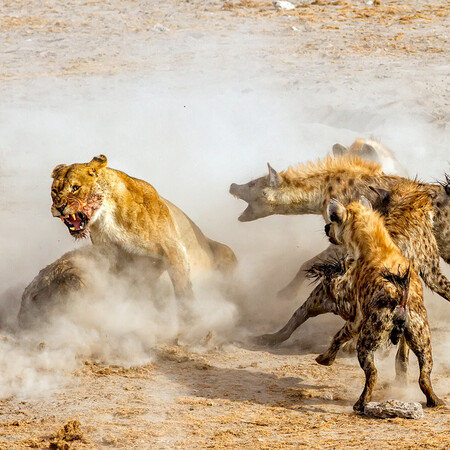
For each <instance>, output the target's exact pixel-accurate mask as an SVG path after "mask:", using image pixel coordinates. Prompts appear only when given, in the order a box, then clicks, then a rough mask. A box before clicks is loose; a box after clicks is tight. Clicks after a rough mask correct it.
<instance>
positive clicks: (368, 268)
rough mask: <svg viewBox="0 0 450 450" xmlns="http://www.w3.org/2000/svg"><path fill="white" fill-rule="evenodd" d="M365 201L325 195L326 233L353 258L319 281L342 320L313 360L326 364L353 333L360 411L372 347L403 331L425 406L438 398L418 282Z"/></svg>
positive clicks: (372, 375) (371, 380)
mask: <svg viewBox="0 0 450 450" xmlns="http://www.w3.org/2000/svg"><path fill="white" fill-rule="evenodd" d="M365 201H366V205H364V204H362V203H361V202H353V203H351V204H350V205H348V206H347V207H344V206H343V205H342V204H341V203H339V202H338V201H336V200H331V201H330V204H329V206H328V215H329V217H330V221H331V222H330V224H328V225H327V227H326V233H327V235H328V236H329V237H330V239H331V240H332V241H333V242H336V243H339V244H341V245H344V246H345V247H346V249H347V251H348V254H349V256H350V258H351V259H352V260H353V262H352V263H351V264H350V267H349V269H348V270H347V271H346V272H345V274H344V275H343V276H339V277H334V278H332V279H331V280H328V281H327V282H326V283H325V284H326V290H327V293H328V295H329V297H331V298H332V299H333V301H334V303H335V304H336V308H337V310H338V312H339V314H340V315H341V316H342V317H343V318H344V319H345V320H346V323H345V325H344V326H343V327H342V328H341V330H340V331H339V332H338V333H337V334H336V335H335V336H334V338H333V340H332V343H331V345H330V348H329V349H328V351H327V352H326V353H325V354H322V355H320V356H318V357H317V359H316V360H317V362H319V363H320V364H324V365H329V364H331V362H332V361H333V360H334V358H335V357H336V354H337V351H338V349H339V347H340V346H341V345H342V344H343V343H344V342H346V341H348V340H350V339H352V338H353V337H354V336H358V343H357V352H358V361H359V364H360V366H361V368H362V369H363V370H364V372H365V375H366V383H365V386H364V390H363V392H362V394H361V396H360V398H359V400H358V401H357V402H356V403H355V405H354V409H355V410H356V411H363V410H364V406H365V405H366V404H367V403H368V402H369V401H370V400H371V397H372V392H373V388H374V385H375V381H376V375H377V370H376V367H375V364H374V352H375V350H377V348H379V347H380V345H382V344H383V343H384V342H386V341H388V340H391V341H392V343H394V344H397V343H398V341H399V339H400V338H402V337H404V339H405V341H406V344H407V345H408V347H409V348H410V349H411V350H412V351H413V352H414V354H415V355H416V357H417V359H418V362H419V368H420V376H419V385H420V388H421V390H422V392H423V393H424V394H425V396H426V398H427V406H429V407H434V406H438V405H440V404H442V401H441V400H440V399H439V398H438V397H437V396H436V394H435V393H434V392H433V388H432V386H431V380H430V374H431V369H432V366H433V359H432V355H431V337H430V328H429V325H428V319H427V312H426V309H425V306H424V304H423V291H422V284H421V282H420V279H419V277H418V275H417V274H416V272H415V270H414V269H413V268H412V267H411V264H410V262H409V261H408V260H407V259H406V258H405V257H404V256H403V255H402V253H401V252H400V250H399V248H398V247H397V245H395V243H394V241H393V240H392V238H391V236H390V234H389V233H388V231H387V229H386V227H385V225H384V220H383V218H382V217H381V215H380V214H379V213H377V212H375V211H372V209H371V207H368V206H370V203H369V202H368V201H367V200H365ZM401 367H402V366H401V365H397V366H396V368H397V369H399V368H400V369H401Z"/></svg>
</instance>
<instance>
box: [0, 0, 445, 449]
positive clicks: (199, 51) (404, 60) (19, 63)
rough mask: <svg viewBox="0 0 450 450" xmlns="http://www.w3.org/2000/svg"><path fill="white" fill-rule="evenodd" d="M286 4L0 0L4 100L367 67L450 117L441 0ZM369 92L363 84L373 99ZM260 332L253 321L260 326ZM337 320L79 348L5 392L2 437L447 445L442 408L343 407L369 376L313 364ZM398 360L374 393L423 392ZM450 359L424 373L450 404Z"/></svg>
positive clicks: (30, 443)
mask: <svg viewBox="0 0 450 450" xmlns="http://www.w3.org/2000/svg"><path fill="white" fill-rule="evenodd" d="M294 3H295V4H296V5H297V8H296V9H295V10H293V11H277V10H276V9H275V8H274V7H273V5H272V4H271V3H270V2H265V1H246V0H244V1H241V2H238V1H198V0H186V1H177V0H169V1H167V2H148V1H141V0H136V1H132V0H110V1H100V0H99V1H95V0H92V1H90V0H87V1H78V0H77V1H75V0H64V1H58V0H49V1H46V2H42V1H38V0H30V1H15V0H3V2H2V7H1V8H2V9H1V12H2V14H1V17H0V34H1V37H2V39H1V44H0V45H1V46H2V48H1V51H0V93H1V96H2V99H3V105H4V108H5V105H11V106H16V105H18V104H20V105H26V104H27V102H29V101H30V98H38V99H39V98H40V96H41V95H42V92H40V91H39V89H40V88H39V84H38V82H39V80H47V79H59V80H61V79H70V80H71V82H73V83H74V86H83V83H84V82H85V80H87V79H88V78H90V77H106V78H105V79H107V77H114V79H115V80H116V82H117V83H118V84H120V83H121V81H123V80H125V79H129V78H131V79H133V78H136V77H141V76H145V75H152V76H153V75H155V74H157V75H159V76H160V77H164V78H165V80H166V82H167V84H168V85H171V84H176V83H177V82H178V81H179V80H180V79H182V78H183V77H185V82H186V89H189V86H190V85H191V84H199V83H200V84H201V83H202V80H204V79H208V76H209V74H210V73H213V74H214V76H215V77H216V81H217V82H218V83H219V82H220V83H224V82H225V83H226V82H227V80H230V82H232V83H235V84H237V85H240V87H241V88H242V89H245V88H246V86H247V85H251V83H252V82H253V81H255V80H258V83H260V84H261V85H263V86H267V87H268V88H270V89H274V87H276V86H281V88H280V90H284V92H288V93H289V90H290V89H295V87H296V86H298V85H306V86H314V85H316V84H317V86H318V89H320V83H325V82H328V81H329V80H330V79H332V78H333V77H339V78H340V79H342V80H343V81H342V83H343V84H345V83H346V82H347V81H348V82H350V80H352V81H353V80H355V79H360V81H361V82H360V83H359V87H358V88H357V89H359V90H360V91H361V92H364V91H366V90H369V89H368V88H366V87H367V86H368V85H370V84H371V83H372V82H375V81H377V82H379V81H380V80H383V79H389V80H397V81H398V80H402V83H401V84H403V85H404V87H405V88H406V89H408V90H412V91H414V92H415V97H416V98H417V99H418V102H419V106H420V112H421V114H423V115H424V116H425V117H426V118H427V120H429V121H430V123H433V126H435V127H437V128H439V127H440V128H445V127H447V126H448V125H447V124H448V119H449V115H448V114H449V99H450V92H449V84H448V79H449V65H448V52H449V45H450V44H449V39H448V32H449V28H448V25H449V19H448V17H449V12H450V9H449V7H448V4H447V2H445V1H427V2H425V1H396V2H394V1H392V2H390V1H380V2H379V1H375V2H373V3H374V4H372V5H368V4H366V3H365V2H362V1H361V2H360V1H341V0H337V1H297V2H294ZM174 74H176V76H175V75H174ZM30 86H31V87H30ZM365 86H366V87H365ZM74 89H75V88H74ZM391 94H392V99H396V98H398V96H400V95H401V93H398V92H395V91H393V92H392V93H391ZM377 95H378V94H377V92H376V91H374V92H373V93H370V92H369V98H370V96H372V97H373V101H374V102H376V101H380V100H379V99H378V98H377ZM381 101H382V103H383V104H384V103H386V102H389V101H390V99H389V98H384V99H382V100H381ZM403 106H405V107H408V104H405V105H403ZM415 106H416V107H417V104H415ZM434 300H435V301H439V299H437V298H435V299H434ZM445 306H446V305H445ZM289 308H290V309H291V310H293V309H294V308H295V305H291V306H289ZM445 315H446V317H447V321H448V308H447V309H445V310H443V316H442V317H441V318H442V320H443V322H444V323H445V321H446V320H445ZM283 317H284V316H283ZM286 317H288V315H287V316H286ZM280 325H281V322H280ZM265 329H266V327H265V325H264V323H262V324H261V323H260V324H258V325H257V326H254V328H253V331H258V332H262V331H264V330H265ZM267 331H269V330H267ZM333 331H334V329H333V330H330V333H329V334H328V335H326V336H323V337H322V339H319V340H318V341H317V342H308V345H307V346H308V348H307V349H306V348H305V345H304V343H303V344H302V342H298V341H293V342H291V343H289V344H286V345H284V346H282V347H280V348H277V349H265V348H260V347H252V346H251V345H249V344H246V343H238V342H234V343H233V342H232V340H229V342H228V343H223V340H222V341H221V342H219V343H215V342H214V339H212V341H211V342H209V343H206V344H204V343H203V344H204V345H202V346H201V349H197V350H196V351H194V350H195V348H194V349H193V348H192V347H185V346H181V345H180V346H174V345H164V344H158V345H156V346H155V348H154V350H153V351H152V358H153V362H152V363H151V364H147V365H142V366H136V367H128V368H125V367H122V366H120V365H117V366H113V365H105V364H102V363H101V361H97V360H94V359H92V360H86V359H85V358H80V360H79V361H78V368H77V369H76V370H72V368H70V370H68V371H67V372H66V374H65V378H66V380H65V386H63V387H61V386H56V387H55V389H54V391H51V390H50V392H48V391H47V392H46V393H45V395H39V393H37V394H36V395H35V396H34V397H33V398H31V399H26V400H22V399H20V398H17V397H15V396H14V395H12V396H11V397H9V398H4V399H2V400H0V448H5V449H22V448H30V447H31V448H48V447H49V445H50V444H51V442H53V444H52V445H53V448H68V446H69V445H70V446H71V448H74V449H76V448H127V449H128V448H205V447H208V448H224V447H230V448H291V447H300V448H302V447H308V448H374V447H378V448H399V447H401V448H442V449H444V448H448V447H449V446H450V418H449V415H448V408H446V407H443V408H438V409H436V410H433V411H430V410H426V411H425V418H424V419H423V420H420V421H408V420H402V419H392V420H374V419H368V418H365V417H361V416H358V415H355V414H353V413H352V408H351V406H352V404H353V403H354V402H355V400H356V399H357V396H358V394H359V392H360V389H361V387H362V383H363V376H362V371H361V370H360V369H359V367H357V363H356V360H355V358H354V357H345V356H342V357H340V358H338V360H337V361H336V363H335V364H334V365H333V366H332V367H329V368H328V367H322V366H319V365H317V364H316V363H315V362H314V358H315V356H316V354H317V353H319V352H320V351H322V350H323V349H324V346H325V345H326V343H327V340H328V338H329V336H330V335H331V333H332V332H333ZM5 339H6V338H5ZM433 339H434V340H437V341H439V340H440V339H441V340H443V341H444V342H448V329H445V328H444V329H441V330H434V334H433ZM41 350H42V349H40V348H36V352H39V351H41ZM444 354H445V349H444V350H442V351H440V352H438V354H437V355H436V354H435V359H436V360H439V358H440V357H444ZM390 361H391V360H390ZM391 365H392V364H391V363H384V364H382V367H384V369H386V370H385V371H384V372H383V371H382V370H380V372H383V373H382V374H381V379H380V381H379V383H378V387H377V390H376V393H375V399H376V400H381V399H388V398H391V397H395V398H404V399H408V400H416V401H423V398H422V396H421V394H420V392H418V389H417V387H416V386H414V387H413V388H411V389H408V391H407V392H404V393H403V392H402V391H401V390H400V389H398V388H396V389H394V388H393V387H392V386H391V383H390V382H391V381H392V377H393V374H392V370H391V369H392V367H391ZM389 369H390V370H389ZM449 370H450V366H449V364H448V363H440V364H437V367H436V370H435V371H434V373H433V380H434V385H435V390H436V391H437V392H438V393H439V395H440V396H441V397H442V398H444V399H445V400H446V402H447V404H450V389H449V382H448V375H449ZM413 374H414V377H415V376H416V372H414V368H413ZM74 420H78V421H79V422H80V427H81V431H80V432H79V433H75V434H74V435H73V436H72V438H75V439H74V440H70V439H71V437H70V436H69V435H68V434H64V433H60V434H59V435H58V436H57V432H58V431H59V430H61V429H62V427H63V425H64V424H66V423H68V422H69V421H74ZM72 425H73V424H72ZM64 438H66V439H64Z"/></svg>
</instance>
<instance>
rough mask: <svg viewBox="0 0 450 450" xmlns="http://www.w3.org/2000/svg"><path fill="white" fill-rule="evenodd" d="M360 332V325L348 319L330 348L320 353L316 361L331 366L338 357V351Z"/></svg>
mask: <svg viewBox="0 0 450 450" xmlns="http://www.w3.org/2000/svg"><path fill="white" fill-rule="evenodd" d="M357 332H358V325H357V323H356V322H354V321H348V322H346V323H345V325H344V326H343V327H342V328H341V329H340V330H339V331H338V332H337V333H336V334H335V336H334V337H333V340H332V341H331V344H330V346H329V347H328V350H327V351H326V352H325V353H323V354H321V355H319V356H318V357H317V358H316V361H317V362H318V363H319V364H322V365H323V366H331V364H333V362H334V360H335V359H336V355H337V352H338V351H339V349H340V348H341V346H342V345H343V344H345V343H346V342H348V341H349V340H350V339H352V338H353V337H354V336H355V335H356V334H357Z"/></svg>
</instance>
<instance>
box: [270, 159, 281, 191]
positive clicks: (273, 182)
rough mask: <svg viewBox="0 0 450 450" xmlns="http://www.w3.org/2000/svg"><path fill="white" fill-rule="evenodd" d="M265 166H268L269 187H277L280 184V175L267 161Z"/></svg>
mask: <svg viewBox="0 0 450 450" xmlns="http://www.w3.org/2000/svg"><path fill="white" fill-rule="evenodd" d="M267 167H268V168H269V185H270V187H273V188H277V187H278V186H280V184H281V177H280V175H279V174H278V172H277V171H276V170H275V169H274V168H273V167H272V166H271V165H270V164H269V163H267Z"/></svg>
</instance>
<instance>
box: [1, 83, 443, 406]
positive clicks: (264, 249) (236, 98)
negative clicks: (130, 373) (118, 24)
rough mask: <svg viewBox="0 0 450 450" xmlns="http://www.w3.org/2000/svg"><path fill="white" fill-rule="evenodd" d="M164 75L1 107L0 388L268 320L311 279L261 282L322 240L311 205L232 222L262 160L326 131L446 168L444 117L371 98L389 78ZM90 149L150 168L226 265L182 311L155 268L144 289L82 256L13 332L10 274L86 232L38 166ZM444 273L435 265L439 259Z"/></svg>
mask: <svg viewBox="0 0 450 450" xmlns="http://www.w3.org/2000/svg"><path fill="white" fill-rule="evenodd" d="M179 81H180V83H165V84H161V82H160V81H159V82H158V81H156V80H153V79H151V78H148V79H133V78H130V79H127V80H124V79H119V78H116V77H109V78H100V77H99V78H95V77H92V78H90V79H89V80H83V81H80V80H77V79H76V78H75V79H69V80H61V79H60V80H54V81H51V82H50V81H49V80H46V81H39V80H35V81H32V82H30V84H29V85H28V87H27V88H24V91H23V92H22V96H21V98H20V100H17V101H15V102H14V103H13V104H10V103H8V102H6V103H4V104H3V105H1V106H0V117H1V122H0V137H1V139H0V142H1V144H0V149H1V156H2V163H1V167H0V192H1V195H2V207H1V222H2V233H1V236H0V242H1V248H2V259H1V262H0V264H1V271H0V277H1V286H2V289H3V292H2V293H1V297H0V324H1V325H2V328H3V329H2V332H1V334H2V336H1V339H0V367H1V369H0V374H1V378H2V380H3V382H2V386H1V388H0V397H1V398H6V397H10V396H17V397H18V398H29V397H33V396H36V395H40V394H42V393H43V392H46V391H48V390H57V389H59V388H61V387H62V386H64V384H65V383H69V382H70V379H69V377H68V376H67V375H68V374H69V373H70V372H71V371H73V370H74V369H76V368H77V367H79V366H80V365H81V364H82V361H83V360H84V359H87V358H93V359H96V360H98V361H100V362H102V363H107V364H118V365H125V366H130V365H139V364H145V363H147V362H149V361H151V360H152V358H153V348H154V346H155V345H158V344H161V343H164V342H174V341H178V342H181V343H185V344H187V345H189V346H191V348H192V349H194V350H196V351H203V350H204V349H206V348H208V346H211V345H216V346H217V345H219V346H220V345H222V344H225V343H231V342H240V341H245V340H246V338H247V337H248V336H249V335H254V334H258V333H262V332H270V331H273V330H276V329H277V328H278V327H280V326H281V325H283V324H284V322H285V321H286V320H287V319H288V318H289V317H290V315H291V314H292V312H293V311H294V310H295V309H296V308H297V307H298V306H299V305H300V303H301V302H302V301H303V298H306V296H307V295H308V292H309V291H310V289H311V287H310V286H308V285H305V286H304V288H303V291H302V295H301V296H300V297H299V299H298V300H295V301H294V302H287V301H282V300H278V299H277V298H276V292H277V291H278V290H279V289H280V288H282V287H284V285H285V284H286V283H287V282H289V281H290V279H291V278H292V277H293V276H294V274H295V273H296V272H297V270H298V267H299V266H300V264H301V263H302V262H303V261H305V260H306V259H309V258H310V257H312V256H313V255H314V254H315V253H317V252H319V251H321V250H323V249H324V248H325V247H326V246H327V241H326V239H325V238H324V234H323V223H322V219H321V218H320V217H311V216H303V217H281V216H277V217H268V218H265V219H262V220H258V221H255V222H251V223H246V224H242V223H239V222H238V221H237V217H238V215H239V213H240V212H241V210H242V209H243V208H244V204H243V203H242V202H239V201H237V200H236V199H234V198H232V197H231V196H230V195H229V194H228V187H229V185H230V183H232V182H237V183H243V182H247V181H248V180H250V179H251V178H255V177H257V176H261V175H262V174H264V173H265V170H266V162H267V161H269V162H270V163H271V165H272V166H273V167H275V168H276V169H277V170H283V169H285V168H287V166H289V165H291V164H295V163H298V162H304V161H307V160H311V159H315V158H318V157H323V156H324V155H325V154H327V153H328V152H329V151H330V150H331V147H332V145H333V144H334V143H336V142H340V143H343V144H350V143H351V142H352V141H353V140H354V139H355V138H356V137H373V138H376V139H378V140H380V141H381V142H383V143H384V144H385V145H387V146H388V147H390V148H391V149H392V150H394V152H395V154H396V156H397V158H398V159H399V161H400V162H401V163H402V164H403V165H404V166H406V167H407V169H408V171H409V174H410V175H411V176H414V175H416V174H418V175H419V176H420V178H421V179H424V180H427V181H432V180H434V179H441V178H442V176H443V168H445V167H447V158H448V145H447V142H446V135H445V130H444V129H439V128H436V127H435V126H434V125H433V124H432V123H430V122H428V121H427V119H426V118H424V117H422V116H421V115H420V113H419V112H417V111H420V106H419V105H412V106H411V102H413V100H412V99H410V98H409V97H408V95H409V94H408V93H406V92H397V91H396V94H395V95H396V96H398V98H402V99H403V100H402V102H395V101H394V102H392V103H391V102H390V103H387V104H386V103H382V102H380V101H375V100H374V99H376V98H377V92H384V91H386V89H388V88H389V89H388V91H390V90H393V87H392V86H384V85H382V84H380V86H374V87H372V90H371V97H369V96H364V93H362V94H361V97H360V99H359V102H358V103H355V102H354V100H353V101H352V100H350V98H353V99H354V98H355V96H354V95H352V96H351V97H350V96H349V95H348V87H346V86H344V85H339V84H336V85H335V86H330V87H329V88H326V87H325V88H324V87H322V88H320V89H319V88H315V87H314V85H313V84H311V86H302V87H298V88H296V89H292V88H291V89H290V90H289V95H287V90H286V91H284V90H283V89H282V88H267V87H266V86H263V85H261V86H258V85H253V84H252V83H250V82H249V81H245V82H244V83H238V82H236V83H234V84H230V83H227V84H226V85H221V84H217V85H216V86H215V87H214V88H212V87H211V86H214V84H213V83H208V84H207V85H208V86H209V87H208V88H206V89H205V88H204V87H203V86H202V83H201V82H200V81H198V82H197V83H196V82H193V81H192V80H190V81H189V82H186V83H185V82H183V80H179ZM393 95H394V94H393ZM408 102H409V104H408V105H409V108H408V110H407V111H408V112H407V113H405V108H404V106H405V104H406V103H408ZM100 153H103V154H105V155H107V157H108V160H109V163H108V165H109V167H112V168H116V169H119V170H122V171H124V172H126V173H127V174H129V175H131V176H134V177H138V178H142V179H144V180H146V181H148V182H150V183H151V184H152V185H153V186H154V187H155V188H156V189H157V191H158V192H159V194H160V195H162V196H163V197H165V198H167V199H168V200H170V201H171V202H173V203H174V204H176V205H177V206H179V207H180V208H181V209H182V210H183V211H184V212H185V213H186V214H187V215H188V216H189V217H190V218H191V219H192V220H193V221H194V222H196V223H197V225H199V227H200V228H201V229H202V231H203V232H204V233H205V234H206V235H207V236H208V237H210V238H212V239H215V240H218V241H220V242H223V243H226V244H227V245H229V246H230V247H231V248H232V249H233V250H234V251H235V253H236V255H237V257H238V259H239V267H238V269H237V271H236V273H235V274H234V276H233V279H232V280H230V281H228V282H226V281H224V280H223V279H221V278H219V277H216V276H214V275H212V276H208V277H207V276H205V277H202V278H201V279H196V280H194V285H195V293H196V298H195V300H194V302H193V303H192V304H191V305H189V309H190V312H191V314H192V317H194V322H193V323H192V321H189V322H188V321H186V320H185V319H184V317H183V314H182V313H181V312H180V305H178V304H177V302H176V300H175V299H174V298H173V295H172V291H171V286H170V282H169V280H168V278H167V276H164V277H163V278H162V279H161V280H160V282H159V284H158V287H157V289H156V290H150V289H148V286H147V287H146V284H145V273H143V274H141V275H142V276H141V277H140V280H139V283H137V284H136V285H133V286H131V285H130V283H127V282H126V281H123V280H121V279H117V278H114V277H113V276H111V275H110V274H109V273H108V271H107V270H106V268H105V267H102V265H92V267H90V268H89V270H90V273H91V274H92V278H93V279H95V289H94V290H93V292H91V293H90V294H89V295H82V296H79V297H75V296H73V297H71V298H70V299H68V301H67V305H66V306H65V307H64V308H63V309H62V310H58V311H57V312H55V313H54V314H53V315H52V316H51V317H50V320H49V321H41V319H40V318H39V317H36V327H35V328H34V329H33V330H29V331H27V330H21V329H20V328H19V327H18V325H17V321H16V317H17V313H18V310H19V307H20V300H21V294H22V292H23V289H24V287H25V286H26V285H27V284H28V283H29V282H31V280H32V279H33V278H34V276H35V275H36V274H37V273H38V272H39V270H40V269H41V268H43V267H44V266H45V265H47V264H49V263H51V262H52V261H54V260H55V259H57V258H58V257H60V256H61V255H62V254H63V253H65V252H66V251H68V250H70V249H73V248H76V247H79V246H80V245H86V244H87V242H83V243H81V244H80V243H78V242H77V243H75V242H73V240H72V238H71V237H70V236H69V234H68V232H67V230H66V228H65V227H64V226H63V225H62V224H61V222H60V221H59V220H55V219H53V218H52V216H51V214H50V203H51V201H50V173H51V170H52V168H53V167H54V166H56V165H57V164H60V163H67V164H70V163H74V162H87V161H89V160H90V159H91V158H92V157H93V156H95V155H98V154H100ZM444 272H445V273H446V274H447V275H449V274H450V272H449V270H448V267H444ZM140 287H141V288H140ZM426 297H427V299H426V302H427V306H428V308H429V311H430V323H431V325H432V327H434V328H439V327H442V326H443V324H444V323H445V321H444V320H443V319H442V318H443V317H445V315H446V312H445V311H447V310H446V309H445V308H448V305H447V304H446V303H445V302H444V301H443V300H442V299H441V298H439V297H437V296H436V295H434V294H432V293H431V292H430V291H427V292H426ZM41 322H42V323H41ZM340 323H341V321H340V319H338V318H335V317H331V316H327V317H320V318H317V319H312V320H310V321H309V322H307V323H306V324H305V325H304V326H303V327H302V328H301V329H300V331H298V332H297V333H296V335H295V337H296V338H298V339H300V340H301V341H302V342H303V344H305V343H306V345H311V347H312V348H313V347H314V344H315V343H316V342H321V343H324V342H325V343H326V342H327V341H328V339H329V338H330V336H331V335H332V334H334V332H335V331H336V330H337V329H338V327H339V324H340ZM324 325H326V327H325V326H324ZM324 330H326V331H325V332H324ZM440 336H441V335H440ZM443 339H444V340H443V341H440V342H434V352H435V360H437V361H439V364H447V366H449V367H450V361H448V359H449V358H448V355H447V354H446V353H445V351H444V349H445V346H446V345H448V344H450V337H448V332H447V339H446V340H445V334H444V338H443ZM445 358H446V359H447V361H446V360H445ZM390 366H392V364H390Z"/></svg>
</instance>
